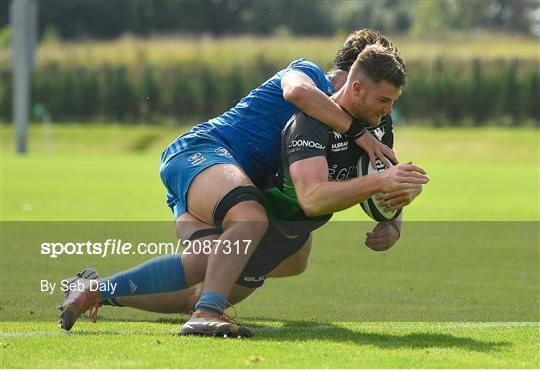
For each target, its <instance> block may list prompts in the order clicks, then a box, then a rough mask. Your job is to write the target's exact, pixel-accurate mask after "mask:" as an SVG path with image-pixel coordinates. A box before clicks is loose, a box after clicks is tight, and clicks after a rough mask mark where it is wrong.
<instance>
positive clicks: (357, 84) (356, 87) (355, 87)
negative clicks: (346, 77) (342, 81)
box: [351, 80, 364, 97]
mask: <svg viewBox="0 0 540 371" xmlns="http://www.w3.org/2000/svg"><path fill="white" fill-rule="evenodd" d="M351 88H352V93H353V95H354V96H355V97H358V96H359V95H360V93H361V92H362V89H363V88H364V85H363V84H362V82H361V81H360V80H355V81H353V83H352V86H351Z"/></svg>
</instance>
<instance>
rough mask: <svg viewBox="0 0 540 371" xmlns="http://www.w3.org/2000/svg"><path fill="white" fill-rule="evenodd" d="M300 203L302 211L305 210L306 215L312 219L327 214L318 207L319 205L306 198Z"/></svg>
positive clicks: (300, 200)
mask: <svg viewBox="0 0 540 371" xmlns="http://www.w3.org/2000/svg"><path fill="white" fill-rule="evenodd" d="M298 201H299V203H300V207H301V208H302V210H304V214H306V215H307V216H309V217H310V218H313V217H316V216H321V215H324V214H325V213H324V212H323V210H322V209H321V208H320V206H319V205H318V203H316V202H314V201H312V200H309V199H305V198H304V199H299V200H298Z"/></svg>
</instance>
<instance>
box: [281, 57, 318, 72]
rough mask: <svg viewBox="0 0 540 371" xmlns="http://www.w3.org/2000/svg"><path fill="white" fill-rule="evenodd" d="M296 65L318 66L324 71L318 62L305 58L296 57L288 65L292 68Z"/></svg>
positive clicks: (288, 67)
mask: <svg viewBox="0 0 540 371" xmlns="http://www.w3.org/2000/svg"><path fill="white" fill-rule="evenodd" d="M295 67H311V68H317V69H319V70H321V71H322V68H321V67H319V66H318V65H317V64H316V63H314V62H312V61H310V60H308V59H305V58H299V59H295V60H294V61H292V62H291V63H290V64H289V65H288V66H287V69H291V68H295Z"/></svg>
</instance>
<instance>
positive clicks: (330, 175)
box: [81, 45, 428, 336]
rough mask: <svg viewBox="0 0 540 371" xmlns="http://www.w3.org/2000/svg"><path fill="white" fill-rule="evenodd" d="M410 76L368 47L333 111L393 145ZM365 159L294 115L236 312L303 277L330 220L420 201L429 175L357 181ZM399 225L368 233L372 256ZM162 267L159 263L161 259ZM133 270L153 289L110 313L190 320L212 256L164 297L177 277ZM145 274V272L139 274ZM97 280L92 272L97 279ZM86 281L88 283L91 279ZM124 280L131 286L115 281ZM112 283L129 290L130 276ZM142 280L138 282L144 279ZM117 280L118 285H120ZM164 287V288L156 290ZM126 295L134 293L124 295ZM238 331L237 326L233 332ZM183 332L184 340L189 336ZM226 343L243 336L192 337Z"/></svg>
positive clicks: (209, 326) (189, 263) (115, 301)
mask: <svg viewBox="0 0 540 371" xmlns="http://www.w3.org/2000/svg"><path fill="white" fill-rule="evenodd" d="M405 79H406V71H405V66H404V64H403V63H402V62H400V59H397V58H396V56H395V55H394V54H393V53H392V52H391V51H389V50H387V49H386V48H384V47H382V46H379V45H372V46H368V47H366V48H365V49H364V51H362V52H361V53H360V54H359V56H358V58H357V59H356V61H355V62H354V64H353V66H352V68H351V70H350V72H349V75H348V77H347V81H346V83H345V85H344V86H343V88H342V89H340V90H339V91H338V92H337V93H336V94H334V95H333V96H332V99H334V100H335V101H336V103H338V104H340V105H341V106H342V107H343V108H344V109H345V110H347V111H348V112H350V114H351V115H352V116H354V117H357V118H358V119H361V120H362V121H363V122H365V123H366V126H367V127H368V130H370V131H371V132H372V133H373V134H374V135H375V136H376V137H377V138H378V139H379V140H381V141H382V142H383V143H385V144H386V145H388V146H392V145H393V132H392V120H391V116H390V112H391V110H392V105H393V103H394V101H395V100H396V99H397V98H398V97H399V95H400V94H401V89H402V87H403V86H404V85H405ZM362 154H363V151H362V150H361V149H360V148H358V146H356V145H354V140H353V139H351V138H348V137H344V136H342V135H340V134H338V133H336V132H334V131H332V130H330V129H328V127H326V126H325V125H323V124H322V123H320V122H317V121H316V120H314V119H313V118H310V117H308V116H306V115H305V114H304V113H301V112H300V113H297V114H296V115H295V116H294V117H293V118H292V119H291V120H290V121H289V123H288V124H287V125H286V127H285V129H284V130H283V133H282V146H281V158H280V159H281V168H280V169H279V171H278V174H277V175H276V177H275V181H274V185H273V186H272V187H270V188H268V189H267V190H266V191H265V192H264V204H265V208H266V211H267V214H268V216H269V219H270V221H271V223H270V227H269V230H268V231H267V233H266V234H265V236H264V237H263V239H262V241H261V242H260V244H259V245H258V247H257V249H256V250H255V251H254V253H253V255H252V256H251V257H250V259H249V261H248V263H247V264H246V266H245V267H244V270H243V271H242V273H241V274H240V276H239V278H238V280H237V281H236V284H235V285H234V287H233V289H232V291H231V293H230V295H229V297H228V300H229V302H230V303H231V304H234V303H236V302H238V301H240V300H242V299H244V298H245V297H247V296H248V295H250V294H251V293H252V292H253V291H254V290H255V289H256V288H257V287H260V286H261V285H262V284H263V282H264V280H265V278H267V277H286V276H292V275H296V274H299V273H301V272H302V271H303V270H304V269H305V267H306V265H307V258H308V256H309V252H310V249H311V232H312V231H313V230H315V229H316V228H318V227H320V226H322V225H323V224H324V223H326V222H327V221H328V220H329V219H330V217H331V214H332V213H333V212H337V211H340V210H344V209H347V208H349V207H352V206H355V205H358V203H359V202H360V201H363V200H365V199H367V198H369V197H371V196H373V195H375V194H377V193H382V194H384V195H385V196H384V198H385V200H383V201H382V203H383V205H384V206H386V207H388V208H389V209H399V208H402V207H403V206H406V205H408V204H409V203H410V202H412V200H413V199H414V197H416V196H417V195H418V194H419V193H420V191H421V188H422V185H423V184H426V183H427V182H428V178H427V176H426V172H425V171H424V170H423V169H421V168H419V167H417V166H415V165H413V164H404V165H396V166H393V167H391V168H390V169H388V170H386V171H385V172H383V173H379V174H375V175H369V176H365V177H361V178H358V177H356V173H357V169H356V166H357V162H358V159H359V158H360V156H361V155H362ZM400 227H401V225H400V221H399V220H395V221H392V222H387V223H378V224H377V225H376V227H375V228H374V230H373V231H372V232H370V233H367V236H366V241H365V243H366V245H367V246H369V247H370V248H372V249H374V250H385V249H388V248H390V247H391V246H392V245H393V244H394V243H395V242H396V241H397V240H398V238H399V236H400ZM156 259H160V258H156ZM156 259H151V260H150V261H148V262H146V263H143V265H141V266H139V267H136V268H134V269H138V270H139V271H140V270H141V269H148V271H149V272H151V273H152V274H153V276H152V280H153V282H152V285H151V286H152V287H154V288H152V287H150V289H146V288H147V287H148V284H147V283H146V282H136V283H135V286H136V287H139V288H140V290H138V291H137V290H136V291H134V292H131V293H130V294H128V295H123V296H120V297H114V298H109V299H107V300H104V301H102V302H101V304H105V305H107V304H108V305H116V306H129V307H134V308H139V309H144V310H150V311H157V312H173V313H178V312H190V311H192V310H193V308H194V306H195V304H196V302H197V300H198V297H199V295H200V294H201V290H202V285H201V284H200V283H198V284H197V282H202V280H203V279H204V273H205V270H206V261H207V256H204V255H199V256H194V257H193V259H186V261H185V263H184V267H185V269H184V271H183V272H180V273H181V274H183V275H185V276H184V277H182V279H184V280H186V281H188V282H195V284H194V285H191V286H190V287H189V288H187V289H184V290H179V291H170V292H166V290H163V288H164V287H167V282H166V281H167V280H171V279H174V277H175V276H176V275H177V274H178V272H172V273H171V272H156V270H155V269H152V262H153V261H155V260H156ZM139 273H140V272H139ZM92 274H93V275H96V274H95V271H93V272H92ZM81 275H82V276H86V275H88V276H89V275H90V273H89V272H88V271H87V272H86V274H85V272H83V274H81ZM118 275H120V276H121V275H125V276H126V277H124V278H126V279H124V278H120V279H118V277H116V276H118ZM118 275H115V276H113V277H112V278H111V279H114V280H116V281H120V282H125V284H126V285H129V286H131V281H130V280H129V279H127V277H128V276H129V271H126V272H121V273H119V274H118ZM139 275H140V274H139ZM115 277H116V278H115ZM160 280H163V281H164V282H163V284H157V283H159V281H160ZM120 291H121V292H124V293H125V292H129V289H127V290H122V289H121V290H120ZM233 326H234V324H233ZM189 330H190V329H189V327H186V326H184V327H182V333H183V334H190V332H189ZM201 331H206V334H214V335H228V334H231V333H232V334H239V335H241V336H252V334H250V333H243V334H241V333H239V332H238V329H236V328H231V326H228V327H226V328H221V327H220V326H219V325H218V326H217V327H216V325H215V324H214V323H210V322H208V323H203V322H201V323H200V324H199V326H198V327H197V329H196V331H194V332H193V333H195V334H200V333H201Z"/></svg>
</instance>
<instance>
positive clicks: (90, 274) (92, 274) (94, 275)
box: [62, 267, 101, 300]
mask: <svg viewBox="0 0 540 371" xmlns="http://www.w3.org/2000/svg"><path fill="white" fill-rule="evenodd" d="M79 278H84V279H87V280H98V279H100V278H101V276H100V275H99V273H98V272H97V270H96V269H95V268H92V267H86V268H84V269H83V270H82V271H80V272H77V276H76V277H71V278H66V279H65V280H63V281H66V282H67V288H65V289H64V287H62V291H63V292H64V300H66V299H67V297H68V296H69V293H70V292H71V290H70V289H69V288H70V287H71V286H70V284H72V283H73V282H75V281H76V280H77V279H79Z"/></svg>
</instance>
